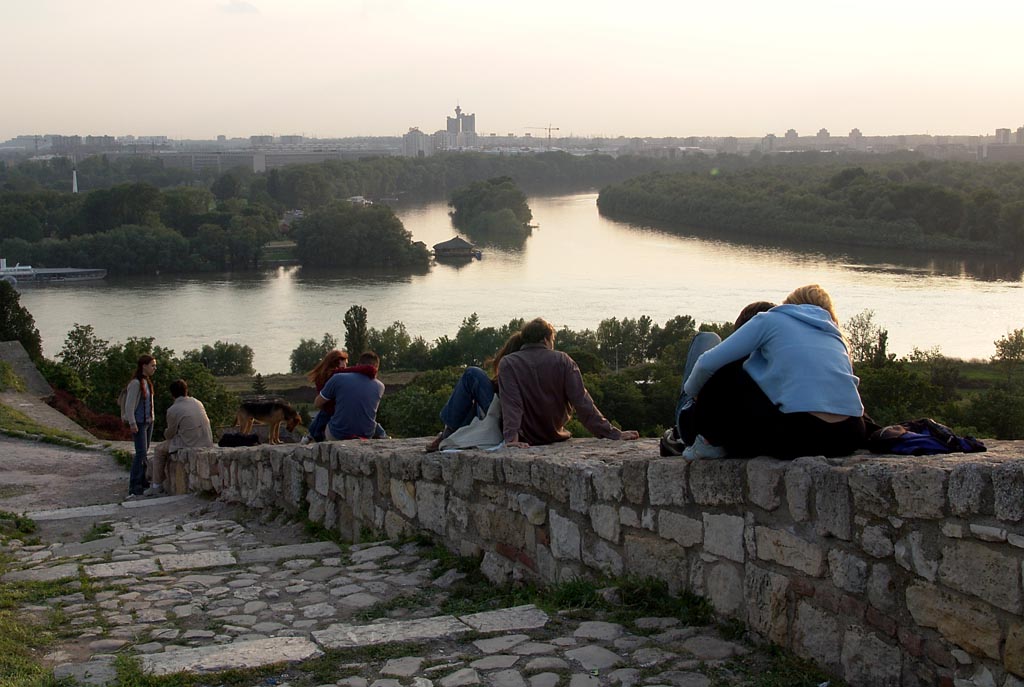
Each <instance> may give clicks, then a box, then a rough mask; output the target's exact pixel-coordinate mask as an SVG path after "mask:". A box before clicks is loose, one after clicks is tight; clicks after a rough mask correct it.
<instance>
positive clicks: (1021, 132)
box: [1013, 126, 1024, 146]
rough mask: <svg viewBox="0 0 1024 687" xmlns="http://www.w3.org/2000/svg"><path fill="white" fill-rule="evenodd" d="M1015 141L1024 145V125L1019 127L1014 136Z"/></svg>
mask: <svg viewBox="0 0 1024 687" xmlns="http://www.w3.org/2000/svg"><path fill="white" fill-rule="evenodd" d="M1013 142H1014V143H1016V144H1017V145H1019V146H1024V126H1021V127H1018V128H1017V133H1016V134H1014V136H1013Z"/></svg>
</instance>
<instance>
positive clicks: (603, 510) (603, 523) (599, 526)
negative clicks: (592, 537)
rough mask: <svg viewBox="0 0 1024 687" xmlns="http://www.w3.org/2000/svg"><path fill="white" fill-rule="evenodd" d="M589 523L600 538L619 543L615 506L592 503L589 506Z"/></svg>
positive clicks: (619, 533) (617, 515)
mask: <svg viewBox="0 0 1024 687" xmlns="http://www.w3.org/2000/svg"><path fill="white" fill-rule="evenodd" d="M590 525H591V527H593V528H594V532H595V533H596V534H597V536H599V537H601V538H602V539H607V540H608V541H610V542H613V543H615V544H618V543H619V537H620V535H621V529H620V528H619V512H618V510H617V509H616V508H615V506H603V505H599V504H598V505H593V506H591V507H590Z"/></svg>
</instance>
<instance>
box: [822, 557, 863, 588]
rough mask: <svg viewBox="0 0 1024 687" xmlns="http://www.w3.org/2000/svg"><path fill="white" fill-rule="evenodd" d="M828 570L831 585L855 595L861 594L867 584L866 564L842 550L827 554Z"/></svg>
mask: <svg viewBox="0 0 1024 687" xmlns="http://www.w3.org/2000/svg"><path fill="white" fill-rule="evenodd" d="M828 569H829V572H830V573H831V574H832V584H834V585H835V586H836V587H839V588H840V589H842V590H844V591H847V592H852V593H855V594H860V593H862V592H863V591H864V590H865V588H866V587H867V583H868V564H867V562H866V561H864V560H863V559H861V558H858V557H857V556H854V555H853V554H851V553H847V552H846V551H843V550H842V549H832V550H830V551H829V552H828Z"/></svg>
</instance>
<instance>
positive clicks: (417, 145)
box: [402, 127, 434, 157]
mask: <svg viewBox="0 0 1024 687" xmlns="http://www.w3.org/2000/svg"><path fill="white" fill-rule="evenodd" d="M433 153H434V139H433V138H431V137H430V136H427V135H426V134H425V133H423V132H422V131H420V130H419V129H418V128H416V127H412V128H411V129H409V133H407V134H405V135H404V136H402V155H404V156H405V157H426V156H428V155H433Z"/></svg>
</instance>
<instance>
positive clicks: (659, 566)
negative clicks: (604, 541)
mask: <svg viewBox="0 0 1024 687" xmlns="http://www.w3.org/2000/svg"><path fill="white" fill-rule="evenodd" d="M624 550H625V560H626V567H627V568H628V569H629V570H630V571H633V572H635V573H636V575H638V576H639V577H653V578H655V579H658V580H661V581H663V582H665V583H666V584H667V585H668V586H669V590H670V591H672V592H673V593H676V592H678V591H680V590H682V589H685V588H686V550H685V549H684V548H682V547H681V546H679V545H677V544H673V543H671V542H666V541H665V540H664V539H661V538H660V537H655V536H653V535H629V534H627V535H626V537H625V543H624Z"/></svg>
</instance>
